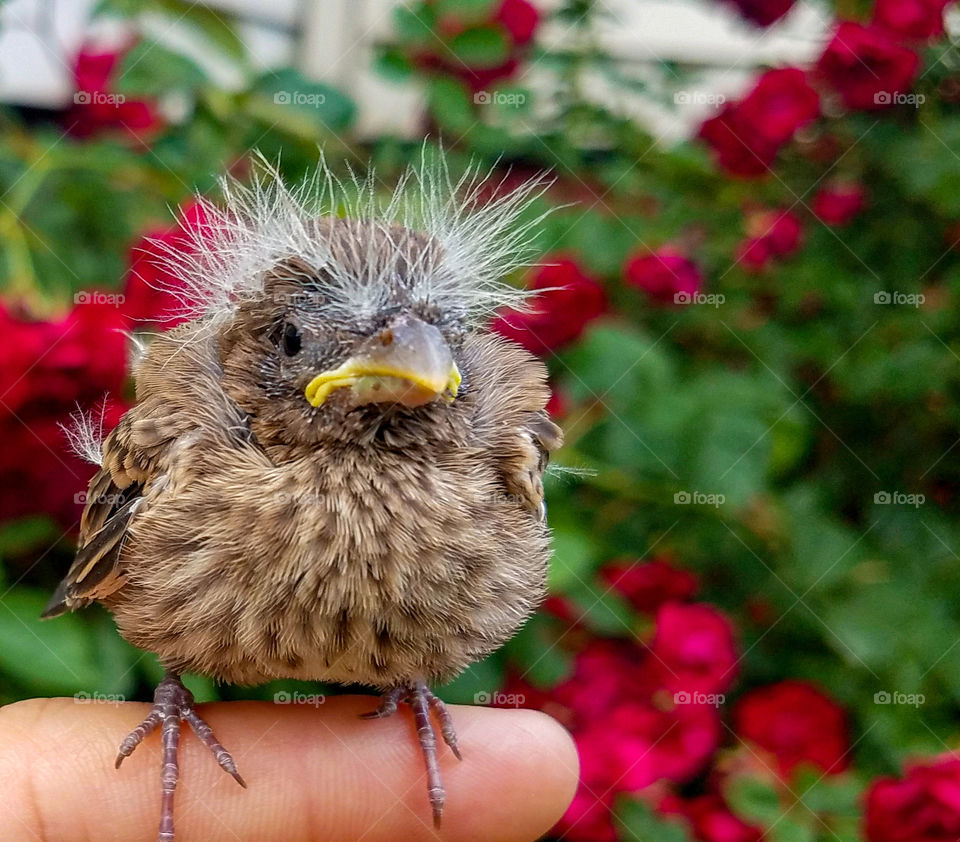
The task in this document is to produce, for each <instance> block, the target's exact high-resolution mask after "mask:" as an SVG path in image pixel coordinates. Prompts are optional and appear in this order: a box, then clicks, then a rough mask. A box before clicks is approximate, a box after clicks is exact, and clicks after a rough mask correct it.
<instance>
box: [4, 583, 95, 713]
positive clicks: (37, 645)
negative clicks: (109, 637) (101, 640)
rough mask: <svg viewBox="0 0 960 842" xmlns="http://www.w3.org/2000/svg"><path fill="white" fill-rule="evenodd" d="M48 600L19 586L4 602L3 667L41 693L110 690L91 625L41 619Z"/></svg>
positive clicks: (69, 617) (77, 620)
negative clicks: (97, 652) (99, 659)
mask: <svg viewBox="0 0 960 842" xmlns="http://www.w3.org/2000/svg"><path fill="white" fill-rule="evenodd" d="M48 598H49V594H47V593H44V592H41V591H34V590H30V589H28V588H23V587H18V588H16V589H15V590H13V591H11V592H10V593H8V594H6V596H4V597H3V599H2V600H0V640H2V641H3V645H2V646H0V668H2V669H3V671H4V672H6V673H7V674H8V675H11V676H14V677H15V678H16V679H17V680H18V681H19V682H20V683H21V684H23V686H24V687H26V688H27V689H28V690H29V691H30V692H32V693H37V694H40V695H54V694H65V695H73V694H74V693H77V692H80V691H82V692H87V693H93V692H95V691H96V692H107V689H108V687H107V686H106V682H105V681H104V671H103V670H102V668H101V666H100V663H99V662H98V658H97V655H96V647H95V635H93V634H92V633H91V629H90V627H89V626H88V625H87V623H85V622H84V621H83V620H82V619H81V618H80V617H78V616H77V615H75V614H66V615H64V616H62V617H57V618H55V619H53V620H41V619H40V612H41V611H42V610H43V608H44V606H45V605H46V602H47V599H48Z"/></svg>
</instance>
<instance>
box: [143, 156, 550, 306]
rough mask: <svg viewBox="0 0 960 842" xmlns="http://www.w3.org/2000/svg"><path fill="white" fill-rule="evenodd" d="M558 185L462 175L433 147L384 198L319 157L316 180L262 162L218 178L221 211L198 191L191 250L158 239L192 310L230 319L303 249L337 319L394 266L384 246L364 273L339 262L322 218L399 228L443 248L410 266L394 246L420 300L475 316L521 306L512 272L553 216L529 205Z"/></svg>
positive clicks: (379, 300)
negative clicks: (244, 172)
mask: <svg viewBox="0 0 960 842" xmlns="http://www.w3.org/2000/svg"><path fill="white" fill-rule="evenodd" d="M549 181H550V179H549V178H546V177H540V178H535V179H532V180H530V181H528V182H526V183H524V184H521V185H520V186H518V187H514V188H512V189H509V190H508V189H506V188H505V186H504V182H503V178H502V177H501V178H499V179H498V178H497V177H495V176H494V175H493V172H492V171H490V172H486V173H485V172H482V171H481V170H480V168H479V167H478V166H476V165H474V166H470V167H469V168H468V169H467V171H466V172H465V173H464V174H463V175H462V176H461V177H460V178H459V179H456V180H453V179H452V178H451V176H450V173H449V170H448V169H447V166H446V163H445V161H444V160H443V155H442V154H440V155H438V156H436V158H435V159H430V158H429V156H428V155H427V150H426V148H425V149H424V150H423V152H422V154H421V161H420V166H417V167H414V166H411V167H410V168H409V169H408V170H407V171H406V173H405V174H404V175H403V176H402V177H401V178H400V180H399V183H398V184H397V185H396V187H395V188H394V189H393V190H392V191H391V192H390V193H389V194H388V195H387V196H386V197H384V196H383V193H382V191H381V190H380V189H379V184H378V179H377V178H376V175H375V173H373V172H370V173H369V174H367V175H364V176H358V175H356V174H353V173H351V175H350V177H349V178H348V179H347V180H346V181H341V180H340V179H338V178H337V177H336V176H335V175H334V174H333V172H331V170H330V168H329V167H328V166H327V164H326V162H325V160H324V159H323V156H322V155H321V157H320V161H319V164H318V166H317V169H316V170H315V172H314V173H313V175H312V176H311V177H309V178H307V179H306V180H305V181H303V182H302V183H300V184H299V185H296V186H293V187H289V186H287V185H285V184H284V183H283V180H282V178H281V177H280V175H279V173H278V172H277V170H276V168H275V167H273V166H272V165H271V164H270V163H269V162H267V161H266V160H265V159H263V158H262V157H259V158H258V161H257V166H256V171H255V173H254V176H253V178H252V180H251V181H250V183H249V184H244V183H241V182H239V181H237V180H235V179H233V178H225V179H223V180H222V181H221V191H222V194H223V197H224V203H223V206H222V207H221V206H218V205H216V204H214V203H213V202H210V201H209V200H207V199H204V198H202V197H200V198H198V201H199V202H200V204H201V206H202V211H203V213H201V214H200V215H199V216H200V218H201V220H202V221H199V222H195V223H191V224H184V231H185V233H186V235H187V237H188V239H189V244H190V245H189V248H187V249H178V248H176V247H171V246H169V245H167V244H164V243H162V242H159V241H157V242H156V246H157V247H158V249H159V250H160V251H161V252H162V253H163V255H164V258H163V263H164V267H165V268H166V270H167V271H168V272H169V273H170V274H171V275H172V277H173V278H174V279H175V280H176V282H177V284H176V285H177V286H179V285H182V287H183V288H182V289H180V290H178V289H176V288H175V289H171V290H170V291H171V292H172V293H174V294H175V295H176V296H177V297H178V299H179V300H180V302H181V304H182V307H183V310H184V311H185V312H186V313H187V314H188V315H189V316H191V317H206V318H211V319H214V320H219V319H221V318H228V317H229V316H230V314H231V313H232V312H233V310H234V308H235V307H236V305H237V304H238V303H239V302H241V301H243V300H245V299H251V298H256V297H257V296H258V295H260V294H262V292H263V279H264V275H265V274H266V273H267V272H268V271H269V270H271V269H272V268H274V267H275V266H276V265H277V262H278V261H280V260H283V259H285V258H288V257H290V256H294V255H295V256H297V257H299V258H300V259H301V260H303V261H305V262H306V263H307V264H309V265H310V266H311V268H313V269H314V270H316V271H317V273H318V277H320V278H322V281H321V282H320V283H321V286H320V289H319V290H318V291H319V292H320V293H322V295H323V296H324V298H325V299H326V301H327V304H326V305H325V307H327V308H329V310H330V311H331V314H332V315H336V316H342V317H351V316H360V317H363V316H369V315H372V314H374V313H376V312H377V310H378V309H379V308H380V307H381V306H383V305H384V304H385V303H386V298H387V293H388V281H389V280H390V278H391V275H392V272H391V268H390V262H389V261H390V260H391V258H389V257H388V258H387V259H388V263H387V265H386V266H385V265H384V261H383V255H382V252H381V253H380V254H379V255H378V260H373V259H372V257H373V255H372V254H371V255H370V257H371V259H369V260H359V261H355V262H356V263H358V264H360V265H361V266H362V267H364V268H362V269H361V270H359V271H357V270H356V269H353V270H351V269H350V268H348V267H345V266H343V265H340V264H338V262H337V261H336V260H335V259H334V257H333V255H332V254H331V250H330V248H329V247H328V244H327V242H325V239H324V236H323V233H322V232H323V228H322V226H318V224H317V220H318V218H321V217H324V216H331V215H338V216H346V217H348V218H350V219H355V220H359V221H363V222H367V223H369V224H372V225H375V226H377V227H379V228H380V230H381V231H382V232H384V234H385V235H386V236H388V237H390V230H391V226H395V225H401V226H403V227H404V228H408V229H410V230H413V231H418V232H422V233H423V234H425V235H427V237H428V238H430V240H431V242H434V243H436V244H437V245H438V246H439V248H435V249H434V248H431V249H424V250H421V251H420V252H419V253H418V254H417V256H416V259H415V260H414V262H413V263H412V264H411V263H410V258H411V255H410V254H409V253H408V252H405V251H404V249H403V248H402V245H401V244H400V243H398V244H397V248H396V249H395V250H394V251H395V254H394V255H393V258H392V260H393V265H395V266H398V267H399V266H404V267H405V270H406V271H405V273H404V274H405V276H406V277H407V278H408V279H409V280H408V283H410V284H412V287H411V290H412V293H413V295H414V296H415V298H416V299H417V300H419V301H423V302H426V303H431V304H435V305H438V306H440V307H442V308H444V309H449V310H452V311H455V312H460V313H463V314H465V315H466V317H467V319H468V320H469V321H471V322H472V323H477V322H479V321H482V320H483V319H484V318H485V317H486V316H488V315H489V314H490V313H491V312H492V311H494V310H496V309H497V308H499V307H501V306H521V304H522V301H523V298H524V296H525V293H524V291H523V290H520V289H517V288H516V287H512V286H510V285H509V284H507V283H504V281H503V278H504V276H505V275H507V274H509V273H510V272H512V271H513V270H515V269H517V268H519V267H521V266H526V265H530V264H529V259H530V258H531V257H532V256H533V254H532V249H531V235H532V233H533V231H534V229H536V227H537V226H538V225H539V223H540V222H541V221H542V219H543V217H544V216H545V215H546V214H542V215H539V216H537V215H536V214H527V213H526V211H527V210H528V209H529V207H530V205H531V203H532V202H534V201H535V200H536V199H537V198H538V197H539V196H541V195H542V194H543V192H544V191H545V190H546V188H547V187H548V186H549ZM488 195H493V196H494V198H487V196H488ZM390 239H391V240H392V239H393V238H392V237H390ZM357 248H360V246H359V245H358V246H357ZM359 256H361V257H363V255H359Z"/></svg>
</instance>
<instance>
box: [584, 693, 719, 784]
mask: <svg viewBox="0 0 960 842" xmlns="http://www.w3.org/2000/svg"><path fill="white" fill-rule="evenodd" d="M720 729H721V725H720V717H719V714H718V713H717V710H716V708H713V707H710V706H707V705H700V704H685V705H677V706H676V707H675V708H674V709H673V710H671V711H664V710H660V709H659V708H657V707H654V706H652V705H649V704H642V703H639V702H632V701H629V702H624V703H623V704H620V705H618V706H617V707H616V708H615V709H614V710H613V712H612V713H611V714H610V715H609V716H607V717H605V719H604V720H603V721H602V722H598V723H597V724H596V725H594V726H591V727H590V728H588V730H587V732H586V736H589V737H590V738H592V739H595V740H597V741H598V742H601V741H602V742H603V744H604V745H605V749H606V753H607V762H608V763H609V764H610V766H609V774H610V776H611V780H612V781H614V782H616V784H615V785H616V786H617V787H618V789H620V790H621V791H624V792H637V791H638V790H641V789H644V788H645V787H648V786H650V784H653V783H655V782H656V781H659V780H661V779H666V780H669V781H672V782H674V783H685V782H687V781H689V780H691V779H692V778H693V777H695V776H696V775H697V774H698V773H699V772H700V771H701V770H702V769H703V768H704V766H706V765H707V763H708V762H709V761H710V758H711V757H712V756H713V753H714V752H715V751H716V749H717V746H718V745H719V743H720Z"/></svg>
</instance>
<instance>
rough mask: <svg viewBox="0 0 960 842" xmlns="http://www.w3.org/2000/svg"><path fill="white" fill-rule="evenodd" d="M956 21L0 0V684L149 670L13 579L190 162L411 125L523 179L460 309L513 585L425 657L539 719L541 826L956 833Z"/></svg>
mask: <svg viewBox="0 0 960 842" xmlns="http://www.w3.org/2000/svg"><path fill="white" fill-rule="evenodd" d="M958 37H960V15H958V13H957V12H956V10H954V9H953V8H951V6H950V4H947V3H944V2H943V0H876V2H868V1H867V0H844V2H837V3H830V2H822V1H821V0H724V1H723V2H721V0H670V2H667V0H649V2H647V0H543V2H528V0H419V2H417V0H407V2H402V3H401V2H397V0H363V2H358V1H357V0H317V1H316V2H312V3H310V2H306V0H302V1H301V2H298V0H270V2H267V0H217V1H216V2H203V3H201V2H186V1H185V0H155V2H143V0H99V2H93V0H89V2H88V0H7V2H5V3H2V4H0V101H2V104H0V430H2V437H3V445H2V448H0V557H2V565H0V703H6V702H10V701H14V700H16V699H19V698H24V697H28V696H35V695H41V696H42V695H55V694H59V695H68V696H69V695H76V697H77V699H78V701H79V702H89V703H92V702H104V701H106V702H109V701H111V700H113V701H116V700H121V699H124V698H127V699H133V698H137V699H147V698H149V696H150V693H151V692H152V687H153V684H154V682H156V680H157V679H158V678H159V675H160V668H159V666H158V664H157V663H156V661H155V660H154V659H153V657H152V656H147V655H145V654H143V653H141V652H139V651H137V650H134V649H133V648H132V647H130V646H128V645H127V644H126V643H124V642H123V641H122V640H121V639H120V638H119V636H118V635H117V633H116V631H115V630H114V626H113V623H112V621H111V619H110V617H109V615H107V614H106V612H104V611H102V610H100V609H96V608H95V609H90V610H88V611H85V612H83V613H82V614H81V615H76V616H74V615H71V616H68V617H63V618H60V619H57V620H55V621H52V622H46V623H41V622H40V621H39V620H38V619H37V618H38V615H39V613H40V610H41V608H42V606H43V604H44V603H45V601H46V599H47V597H48V595H49V593H50V591H51V589H52V588H53V587H54V585H55V583H56V582H57V581H58V579H59V578H60V576H61V575H62V574H63V572H64V571H65V569H66V567H67V565H68V564H69V560H70V558H71V553H72V547H73V542H74V540H75V535H76V530H77V526H78V521H79V517H80V513H81V511H82V508H83V502H84V496H83V495H84V489H85V486H86V481H87V479H88V478H89V476H90V474H91V472H92V469H91V467H90V466H88V465H84V464H83V463H81V462H80V461H78V460H77V459H76V458H75V457H73V456H72V455H70V453H69V451H68V448H67V446H66V441H65V438H64V435H63V432H62V431H61V429H60V426H59V425H60V424H62V423H64V422H66V421H67V420H68V418H69V416H70V414H71V413H72V412H75V411H76V410H77V408H78V407H79V408H82V409H87V410H92V411H93V412H94V416H95V418H97V419H98V423H102V426H103V428H104V429H105V430H108V429H109V428H110V426H111V425H112V424H113V423H115V422H116V420H117V418H118V417H119V415H120V414H121V413H122V412H123V410H124V408H125V407H126V406H127V405H129V402H130V401H131V397H132V395H131V387H130V382H129V379H128V344H129V343H128V339H127V338H126V336H125V335H124V332H131V331H132V332H144V333H149V332H155V331H158V330H164V329H166V328H168V327H169V326H170V325H171V324H173V323H175V321H176V319H175V318H171V317H170V313H171V312H172V309H171V308H173V310H175V307H176V303H175V302H174V301H173V299H171V298H169V297H168V296H166V295H165V294H163V293H160V292H158V287H159V286H162V284H163V282H164V280H165V278H164V275H163V270H162V269H161V268H160V267H159V266H158V265H157V264H156V263H155V261H154V258H155V256H156V255H157V253H158V251H159V250H160V248H161V245H165V246H167V247H173V248H188V246H187V244H186V242H185V240H184V238H183V237H182V236H181V234H180V233H179V229H178V227H177V218H178V217H179V219H180V220H181V221H182V220H190V219H192V218H194V217H195V215H196V214H197V210H196V207H195V205H194V204H193V201H192V198H191V197H192V196H193V195H195V194H197V193H199V194H202V195H206V196H208V197H210V198H211V199H212V200H214V201H216V200H217V195H218V187H217V182H216V177H217V176H218V175H220V174H222V173H224V172H229V173H231V174H233V175H234V176H236V177H237V178H240V179H244V178H245V177H247V175H248V173H249V170H250V164H251V156H252V150H255V149H258V150H260V151H262V152H263V154H264V155H266V156H267V157H268V158H270V159H276V158H277V157H278V156H280V167H281V169H282V170H283V171H284V173H285V174H286V175H287V176H288V177H289V178H291V179H296V178H298V177H300V176H302V175H303V174H304V173H306V172H308V171H309V170H310V168H311V167H312V166H314V164H315V162H316V159H317V155H318V152H317V150H318V147H321V148H322V149H323V150H324V151H325V154H326V156H327V158H328V160H329V161H330V163H331V165H332V166H333V167H334V169H337V170H341V171H343V172H346V169H347V167H348V166H351V167H353V168H354V169H360V170H364V169H365V168H366V167H367V166H368V165H369V164H370V163H371V162H372V163H373V164H374V165H375V166H376V170H377V174H378V177H379V178H380V179H381V180H382V182H383V183H384V185H390V184H391V182H392V181H393V180H394V179H395V178H396V177H397V175H398V174H399V173H400V172H401V171H402V170H403V168H404V167H406V166H407V165H408V164H409V163H410V162H415V161H417V160H419V157H420V150H421V146H422V145H423V144H424V142H426V144H427V146H428V147H431V148H433V147H438V146H439V145H440V143H441V141H442V144H443V149H444V150H445V153H446V155H447V157H448V159H449V162H450V166H451V168H452V169H453V170H454V171H456V170H459V169H462V168H463V167H465V166H466V165H467V163H468V162H469V161H471V160H476V161H479V162H481V163H482V164H483V165H484V166H486V167H492V168H494V169H495V170H496V171H497V173H498V179H497V181H499V180H500V177H505V180H504V183H505V185H507V186H509V185H510V184H512V183H515V182H517V181H519V180H522V179H525V178H528V177H530V176H535V175H538V174H540V173H542V172H545V171H549V172H551V173H553V175H554V176H555V178H556V180H555V182H554V184H553V186H552V187H551V188H550V189H549V191H548V192H547V193H546V195H545V196H544V197H543V199H542V200H540V202H539V206H538V207H536V208H534V209H532V210H531V213H539V212H542V211H543V210H545V209H547V207H548V206H553V207H555V208H556V211H555V212H554V213H553V214H552V215H551V216H550V217H549V218H548V219H547V221H546V222H545V223H544V224H543V225H542V227H541V228H540V230H539V233H538V235H537V241H536V245H537V250H538V253H539V254H540V258H539V262H540V263H541V264H543V265H542V266H540V267H533V268H531V269H529V270H528V271H525V272H519V273H517V276H516V277H515V278H513V279H511V280H512V281H513V282H515V283H516V284H520V285H527V286H529V287H530V288H532V289H534V290H542V291H541V292H539V293H537V294H536V298H535V300H536V302H537V306H536V307H535V308H534V310H533V311H532V312H531V313H527V314H524V315H518V314H516V313H504V314H501V315H500V316H499V317H498V318H497V319H496V320H495V321H494V323H493V329H495V330H497V331H499V332H501V333H504V334H505V335H507V336H510V337H512V338H513V339H515V340H516V341H518V342H520V343H521V344H523V345H524V346H526V347H527V348H529V349H531V350H532V351H534V352H535V353H537V354H540V355H542V356H543V358H544V360H545V361H546V363H547V365H548V366H549V369H550V372H551V380H552V384H553V388H554V397H553V399H552V401H551V405H550V411H551V412H552V414H553V415H554V417H555V418H556V420H557V421H558V423H560V424H562V426H563V427H564V429H565V432H566V437H567V445H566V447H565V448H564V449H563V451H562V452H561V453H560V454H559V457H558V458H557V460H556V462H557V463H558V466H559V469H558V470H557V471H555V472H554V473H553V474H551V476H550V478H549V481H548V499H549V505H550V521H551V523H552V526H553V529H554V536H555V538H554V547H555V554H554V560H553V566H552V571H551V579H550V585H551V596H550V599H549V600H548V602H547V604H546V605H545V606H544V608H543V610H542V611H541V612H540V613H539V614H538V615H537V616H536V617H534V618H533V619H532V620H531V621H530V622H529V623H528V624H527V626H526V627H525V628H524V630H523V631H522V632H521V633H520V634H519V635H518V636H517V637H516V639H515V640H513V641H512V642H511V643H510V644H509V645H508V646H507V647H506V648H505V649H504V650H503V651H502V652H499V653H497V654H496V655H494V656H493V657H491V658H490V659H489V660H488V661H486V662H484V663H481V664H478V665H476V666H474V667H473V668H471V669H470V670H468V671H467V672H466V673H465V674H464V675H463V676H462V677H461V678H459V679H458V680H457V681H456V682H454V683H453V684H451V685H450V686H448V687H445V688H441V694H442V695H443V696H444V697H445V698H447V699H448V700H451V701H455V702H468V703H477V704H497V705H502V706H513V705H520V706H527V707H539V708H542V709H543V710H546V711H548V712H549V713H551V714H552V715H553V716H555V717H557V718H558V719H560V720H561V721H562V722H563V723H564V724H565V725H567V726H568V727H569V728H570V729H571V730H572V732H573V734H574V736H575V739H576V741H577V744H578V747H579V750H580V754H581V763H582V784H581V787H580V790H579V792H578V794H577V797H576V799H575V801H574V803H573V805H572V806H571V808H570V810H569V811H568V812H567V814H566V816H565V817H564V819H563V820H562V821H561V823H560V824H559V825H558V826H557V827H556V828H555V829H554V831H553V838H556V839H565V840H571V842H576V840H583V841H584V842H612V841H613V840H633V839H642V840H651V839H656V840H658V842H681V840H694V839H697V840H703V841H704V842H756V840H760V839H766V840H774V842H813V841H814V840H825V841H826V842H830V840H834V842H848V840H858V839H865V840H869V842H908V841H909V842H915V841H916V840H919V841H920V842H924V840H930V841H931V842H946V840H956V839H957V838H958V837H960V755H955V754H954V753H953V752H954V750H955V749H956V748H957V747H958V743H960V740H958V736H960V735H958V725H960V717H958V704H960V556H958V551H960V523H958V520H957V513H958V509H960V499H958V490H960V463H958V456H960V448H957V445H958V443H960V403H958V398H960V314H958V310H957V307H956V300H957V296H958V295H960V52H958V49H957V43H956V38H958ZM424 139H426V141H425V140H424ZM281 153H282V154H281ZM495 193H496V190H495V189H494V188H491V191H490V196H491V197H492V196H494V195H495ZM150 238H153V240H151V239H150ZM156 241H159V243H160V244H161V245H158V244H157V242H156ZM548 288H549V289H548ZM188 683H189V685H190V686H191V688H192V689H193V690H194V691H195V692H196V693H197V695H198V697H199V698H200V699H201V700H207V699H214V698H227V699H233V698H263V699H275V698H278V696H277V694H281V696H280V698H283V699H287V700H288V701H289V700H290V699H291V698H296V696H295V695H293V694H297V693H302V694H304V697H305V698H306V696H307V694H311V693H317V692H322V691H323V688H315V687H310V686H305V685H295V684H289V683H277V684H273V685H269V686H266V687H260V688H253V689H250V688H233V687H215V686H214V685H213V684H212V683H210V682H207V681H205V680H203V679H200V678H196V677H193V678H191V679H190V680H189V681H188ZM282 694H286V695H282Z"/></svg>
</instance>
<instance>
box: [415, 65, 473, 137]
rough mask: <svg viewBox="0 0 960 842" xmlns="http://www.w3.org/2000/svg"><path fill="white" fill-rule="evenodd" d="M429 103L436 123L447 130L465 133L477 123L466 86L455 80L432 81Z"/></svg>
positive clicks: (429, 87) (429, 86) (441, 78)
mask: <svg viewBox="0 0 960 842" xmlns="http://www.w3.org/2000/svg"><path fill="white" fill-rule="evenodd" d="M427 101H428V103H429V106H430V112H431V113H432V114H433V116H434V117H435V119H436V121H437V122H438V123H439V124H440V125H441V126H443V127H444V128H446V129H450V130H452V131H457V132H465V131H467V130H468V129H469V128H470V127H471V126H472V125H473V124H474V123H476V122H477V117H476V114H475V113H474V109H473V103H472V102H471V100H470V96H469V94H468V92H467V88H466V86H465V85H464V84H463V83H462V82H458V81H456V80H455V79H449V78H446V77H441V76H437V77H434V78H432V79H430V83H429V85H428V87H427Z"/></svg>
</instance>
